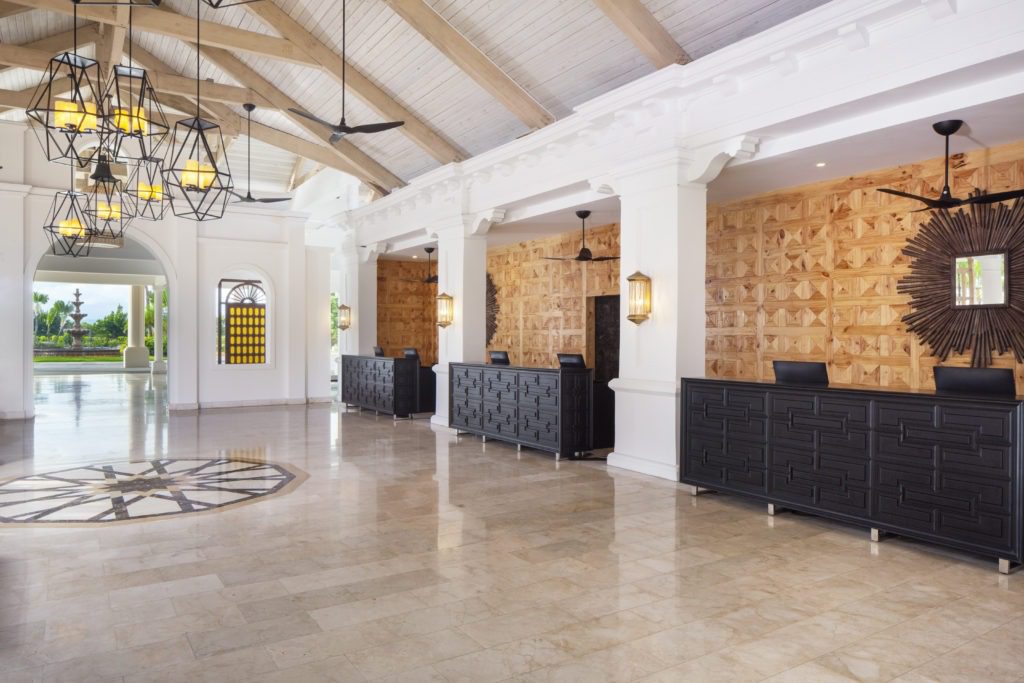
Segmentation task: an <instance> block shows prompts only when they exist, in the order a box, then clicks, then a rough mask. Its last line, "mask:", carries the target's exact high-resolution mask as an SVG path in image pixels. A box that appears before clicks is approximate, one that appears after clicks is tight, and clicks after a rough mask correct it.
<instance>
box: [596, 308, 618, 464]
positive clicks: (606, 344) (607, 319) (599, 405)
mask: <svg viewBox="0 0 1024 683" xmlns="http://www.w3.org/2000/svg"><path fill="white" fill-rule="evenodd" d="M618 376H619V296H618V295H617V294H616V295H615V296H599V297H595V298H594V448H611V447H613V446H614V445H615V392H613V391H612V390H611V388H610V387H609V386H608V382H609V381H610V380H613V379H615V378H616V377H618Z"/></svg>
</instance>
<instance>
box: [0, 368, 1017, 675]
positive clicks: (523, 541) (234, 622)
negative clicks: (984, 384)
mask: <svg viewBox="0 0 1024 683" xmlns="http://www.w3.org/2000/svg"><path fill="white" fill-rule="evenodd" d="M36 390H37V394H38V403H37V405H38V409H37V410H38V416H37V418H36V419H35V421H34V422H25V423H14V422H8V423H0V479H9V478H13V477H21V476H26V475H32V474H36V473H42V472H50V471H53V470H59V469H68V468H75V467H80V466H88V465H91V464H96V463H105V462H113V461H118V460H134V461H136V462H140V461H147V460H150V461H151V460H154V459H161V458H169V459H245V460H248V461H256V462H267V463H276V464H281V465H284V466H286V467H293V468H295V469H297V470H302V471H305V472H308V473H309V478H308V479H307V480H306V481H305V482H303V483H301V485H299V486H297V487H295V488H294V489H293V490H291V491H290V492H288V493H284V494H282V495H278V496H274V497H270V498H267V499H265V500H261V501H258V502H256V503H253V504H251V505H244V506H239V507H225V508H224V509H223V511H218V512H211V513H208V514H200V515H173V516H170V517H167V518H163V519H154V520H152V521H140V522H138V523H133V524H108V525H96V526H89V527H74V528H67V527H64V528H61V527H58V528H49V527H44V528H37V527H33V526H30V525H29V526H9V525H3V524H0V680H2V681H20V680H26V681H31V680H46V681H50V680H54V681H76V682H78V681H92V680H100V681H108V680H110V681H122V680H123V681H153V680H161V681H190V682H191V681H202V680H216V681H236V680H237V681H318V680H325V681H376V680H382V681H437V682H446V681H447V682H455V681H466V682H472V683H481V682H486V681H501V680H513V681H572V682H577V681H581V682H589V681H634V680H635V681H647V682H652V681H673V682H674V681H690V680H692V681H729V682H731V683H732V682H739V681H760V680H771V681H814V682H817V681H849V680H860V681H882V680H900V681H905V682H908V683H910V682H913V683H918V682H922V681H950V682H953V681H956V682H960V681H972V682H973V681H1008V682H1017V681H1024V574H1021V573H1018V574H1015V575H1010V576H1003V575H1000V574H998V573H997V572H996V570H995V566H994V563H993V562H991V561H987V560H979V559H977V558H972V557H969V556H965V555H960V554H952V553H947V552H944V551H940V550H937V549H935V548H933V547H929V546H925V545H922V544H916V543H911V542H908V541H905V540H902V539H891V540H887V541H885V542H884V543H880V544H872V543H871V542H870V541H869V540H868V538H867V533H866V531H864V530H862V529H853V528H848V527H844V526H840V525H835V524H831V523H827V522H823V521H821V520H816V519H813V518H809V517H803V516H797V515H791V514H783V515H779V516H776V517H769V516H767V515H766V514H765V509H764V507H763V506H761V505H755V504H753V503H750V502H748V501H744V500H741V499H739V498H733V497H726V496H718V495H706V496H700V497H697V498H693V497H691V496H690V495H689V493H688V491H686V490H685V489H684V488H683V487H680V486H677V485H675V484H673V483H672V482H667V481H661V480H656V479H651V478H647V477H643V476H639V475H634V474H631V473H628V472H622V471H618V470H613V469H607V468H606V467H605V466H604V464H603V463H601V462H599V461H585V462H573V461H563V462H561V463H558V464H556V463H555V462H554V461H553V460H552V459H551V458H550V457H548V456H545V455H541V454H537V453H531V452H527V451H524V452H523V453H522V454H519V455H517V453H516V451H515V449H514V448H510V447H506V446H504V445H501V444H497V443H493V442H492V443H487V444H481V443H480V441H479V440H478V439H474V438H469V437H462V438H454V437H452V436H449V435H447V434H443V433H436V432H434V431H432V430H431V429H430V427H429V425H428V424H427V423H426V422H425V421H415V422H398V423H395V422H392V421H391V420H390V419H389V418H385V417H380V418H376V417H374V416H372V415H368V414H365V413H364V414H359V413H354V412H353V413H339V412H338V408H337V406H330V405H317V406H310V407H308V408H307V407H288V408H285V407H275V408H265V409H263V408H250V409H244V410H219V411H205V412H203V413H193V414H183V415H179V414H174V415H170V416H168V415H167V413H166V412H165V408H164V404H163V387H162V385H161V384H160V381H158V382H157V383H154V382H153V380H151V379H150V378H148V377H146V376H141V375H127V376H126V375H119V376H105V375H92V376H84V377H77V378H76V377H72V376H67V377H60V376H46V377H38V378H37V379H36Z"/></svg>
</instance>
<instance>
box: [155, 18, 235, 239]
mask: <svg viewBox="0 0 1024 683" xmlns="http://www.w3.org/2000/svg"><path fill="white" fill-rule="evenodd" d="M200 2H201V0H196V115H195V116H194V117H190V118H186V119H182V120H180V121H178V122H177V123H176V124H175V125H174V141H173V144H172V148H171V153H170V155H169V156H168V159H167V165H166V166H165V168H164V171H163V176H164V187H165V190H166V193H167V194H168V196H169V197H170V200H171V209H172V210H173V211H174V215H175V216H179V217H181V218H189V219H192V220H195V221H208V220H216V219H219V218H223V216H224V211H225V210H226V208H227V202H228V199H229V198H230V196H231V191H232V190H234V181H233V180H232V178H231V169H230V168H229V166H228V160H227V154H226V149H225V146H224V135H223V133H222V132H221V129H220V126H218V125H217V124H216V123H214V122H212V121H208V120H206V119H204V118H202V116H201V114H200V101H201V100H200V91H199V87H200V83H201V80H200V78H199V57H200V54H201V50H202V48H201V45H202V44H201V43H200V35H199V31H200V25H201V21H200V17H199V5H200Z"/></svg>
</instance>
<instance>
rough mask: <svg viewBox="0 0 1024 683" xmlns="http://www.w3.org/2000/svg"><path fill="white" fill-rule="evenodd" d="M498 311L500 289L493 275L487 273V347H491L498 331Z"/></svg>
mask: <svg viewBox="0 0 1024 683" xmlns="http://www.w3.org/2000/svg"><path fill="white" fill-rule="evenodd" d="M498 310H499V307H498V288H497V286H495V284H494V279H493V278H491V274H490V273H487V346H490V345H491V340H492V339H494V334H495V333H496V332H497V331H498Z"/></svg>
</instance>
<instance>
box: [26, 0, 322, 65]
mask: <svg viewBox="0 0 1024 683" xmlns="http://www.w3.org/2000/svg"><path fill="white" fill-rule="evenodd" d="M9 2H10V3H13V4H16V5H21V6H26V7H29V8H30V9H44V10H47V11H50V12H57V13H59V14H72V13H73V12H74V8H73V6H72V3H70V2H68V0H9ZM117 9H118V8H117V7H107V6H102V5H79V6H78V17H79V18H80V19H86V20H89V21H95V22H97V23H100V24H110V25H113V26H120V27H121V28H127V26H128V21H127V19H124V20H121V19H119V18H118V14H117V12H116V10H117ZM132 17H133V19H132V21H133V24H134V26H135V30H137V31H143V32H145V33H155V34H157V35H161V36H169V37H171V38H177V39H178V40H184V41H188V42H195V39H196V20H195V17H188V16H186V15H184V14H177V13H176V12H172V11H170V10H165V9H156V8H152V7H146V8H140V9H138V10H136V11H135V13H134V14H133V15H132ZM200 26H201V28H202V39H203V45H212V46H215V47H222V48H225V49H229V50H235V51H240V52H248V53H251V54H254V55H260V56H263V57H271V58H273V59H281V60H284V61H287V62H294V63H296V64H305V65H307V66H314V67H315V66H318V65H317V63H316V61H315V60H313V58H311V57H310V56H309V55H307V54H306V53H305V52H303V51H302V50H300V49H299V48H298V47H297V46H295V45H293V44H292V42H291V41H289V40H286V39H284V38H278V37H276V36H268V35H264V34H262V33H256V32H255V31H246V30H244V29H240V28H235V27H234V26H225V25H223V24H218V23H216V22H213V21H202V22H200Z"/></svg>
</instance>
